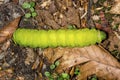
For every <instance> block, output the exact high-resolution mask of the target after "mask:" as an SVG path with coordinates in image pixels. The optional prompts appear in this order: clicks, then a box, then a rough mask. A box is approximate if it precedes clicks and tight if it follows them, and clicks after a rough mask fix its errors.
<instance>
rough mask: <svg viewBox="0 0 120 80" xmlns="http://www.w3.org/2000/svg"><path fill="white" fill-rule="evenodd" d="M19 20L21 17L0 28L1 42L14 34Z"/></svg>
mask: <svg viewBox="0 0 120 80" xmlns="http://www.w3.org/2000/svg"><path fill="white" fill-rule="evenodd" d="M19 20H20V17H18V18H16V19H14V20H13V21H12V22H10V23H9V24H8V25H6V26H4V27H3V28H2V29H1V30H0V43H2V42H4V41H5V40H7V39H9V38H10V37H11V36H12V34H13V32H14V31H15V30H16V28H17V27H18V23H19Z"/></svg>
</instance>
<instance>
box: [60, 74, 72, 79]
mask: <svg viewBox="0 0 120 80" xmlns="http://www.w3.org/2000/svg"><path fill="white" fill-rule="evenodd" d="M61 76H62V77H63V78H64V79H69V77H70V76H69V75H68V74H67V73H62V74H61Z"/></svg>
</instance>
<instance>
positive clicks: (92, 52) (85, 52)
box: [44, 45, 120, 80]
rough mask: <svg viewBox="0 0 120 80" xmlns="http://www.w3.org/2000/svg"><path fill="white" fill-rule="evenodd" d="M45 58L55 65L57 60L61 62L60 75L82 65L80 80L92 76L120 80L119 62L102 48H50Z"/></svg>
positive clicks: (58, 70) (45, 53) (46, 51)
mask: <svg viewBox="0 0 120 80" xmlns="http://www.w3.org/2000/svg"><path fill="white" fill-rule="evenodd" d="M44 56H46V57H47V58H48V60H49V61H50V62H51V63H54V62H55V61H56V60H58V61H60V65H59V66H58V67H57V68H56V71H57V72H58V73H61V72H62V71H65V70H66V69H68V68H70V67H72V66H75V65H81V67H80V70H81V75H80V76H78V80H79V79H80V80H86V79H87V77H88V76H90V75H92V74H96V75H97V76H98V77H102V78H105V79H107V80H111V79H112V80H113V79H118V80H120V77H119V74H120V64H119V62H117V60H116V59H115V58H114V57H113V56H112V55H110V53H109V52H107V51H106V50H104V49H103V48H102V47H100V46H96V45H92V46H89V47H84V48H56V49H51V48H49V49H46V50H45V51H44ZM111 75H112V77H111Z"/></svg>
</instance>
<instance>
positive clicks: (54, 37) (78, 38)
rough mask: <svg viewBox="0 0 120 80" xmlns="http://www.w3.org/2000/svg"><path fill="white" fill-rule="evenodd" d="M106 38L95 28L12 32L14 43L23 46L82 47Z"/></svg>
mask: <svg viewBox="0 0 120 80" xmlns="http://www.w3.org/2000/svg"><path fill="white" fill-rule="evenodd" d="M105 38H106V34H105V33H104V32H103V31H100V30H96V29H88V28H85V29H79V30H77V29H74V30H70V29H66V30H62V29H60V30H48V31H47V30H35V29H17V30H16V31H15V32H14V34H13V40H14V42H15V43H16V44H19V45H20V46H24V47H27V46H28V47H32V48H36V47H41V48H46V47H59V46H61V47H84V46H88V45H92V44H96V43H100V42H101V41H102V40H104V39H105Z"/></svg>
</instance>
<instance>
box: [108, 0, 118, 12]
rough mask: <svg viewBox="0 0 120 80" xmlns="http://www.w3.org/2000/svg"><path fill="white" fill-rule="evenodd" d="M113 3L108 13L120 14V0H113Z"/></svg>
mask: <svg viewBox="0 0 120 80" xmlns="http://www.w3.org/2000/svg"><path fill="white" fill-rule="evenodd" d="M115 2H116V3H115V4H114V5H113V7H112V8H111V10H110V13H112V14H120V0H115Z"/></svg>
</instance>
